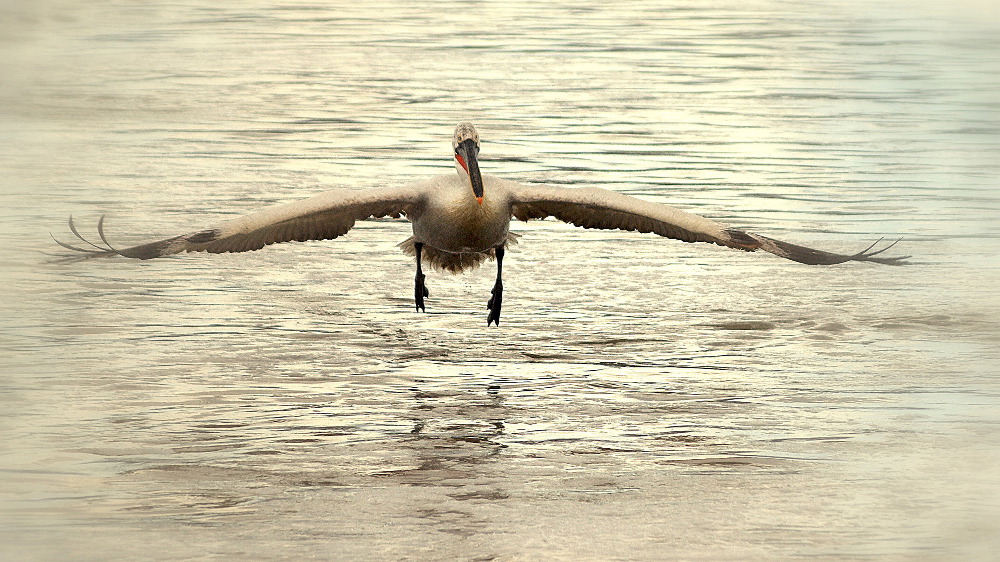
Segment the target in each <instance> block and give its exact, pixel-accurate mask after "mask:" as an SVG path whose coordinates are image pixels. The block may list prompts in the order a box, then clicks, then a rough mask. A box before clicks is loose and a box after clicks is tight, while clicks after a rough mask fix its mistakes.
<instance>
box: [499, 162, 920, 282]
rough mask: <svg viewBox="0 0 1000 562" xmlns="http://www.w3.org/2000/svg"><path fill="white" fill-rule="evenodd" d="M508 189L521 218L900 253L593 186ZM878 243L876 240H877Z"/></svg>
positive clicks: (803, 252)
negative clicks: (757, 229) (764, 231)
mask: <svg viewBox="0 0 1000 562" xmlns="http://www.w3.org/2000/svg"><path fill="white" fill-rule="evenodd" d="M502 185H503V186H504V188H506V189H507V191H508V192H509V194H510V197H511V203H512V213H513V215H514V217H516V218H518V219H521V220H529V219H542V218H545V217H549V216H551V217H555V218H557V219H559V220H562V221H564V222H568V223H570V224H573V225H576V226H582V227H584V228H602V229H611V230H613V229H619V230H632V231H638V232H652V233H654V234H658V235H660V236H664V237H667V238H674V239H676V240H682V241H684V242H711V243H714V244H718V245H720V246H727V247H730V248H737V249H740V250H745V251H748V252H753V251H756V250H764V251H765V252H769V253H771V254H774V255H776V256H780V257H783V258H786V259H789V260H792V261H797V262H799V263H805V264H809V265H832V264H837V263H843V262H848V261H869V262H876V263H883V264H888V265H900V264H902V263H904V262H903V260H904V259H906V258H907V257H909V256H903V257H892V258H884V257H875V255H876V254H880V253H882V252H884V251H886V250H888V249H889V248H890V247H892V244H890V245H888V246H887V247H885V248H882V249H881V250H876V251H872V249H873V248H874V246H875V245H874V244H873V245H872V246H870V247H868V248H867V249H865V250H863V251H861V252H858V253H856V254H835V253H832V252H825V251H823V250H816V249H813V248H807V247H805V246H799V245H796V244H791V243H788V242H782V241H781V240H775V239H773V238H768V237H766V236H761V235H759V234H753V233H749V232H743V231H742V230H736V229H733V228H727V227H725V226H723V225H722V224H720V223H717V222H715V221H713V220H710V219H707V218H705V217H701V216H698V215H695V214H692V213H688V212H685V211H681V210H680V209H675V208H673V207H669V206H667V205H661V204H659V203H653V202H651V201H645V200H642V199H637V198H635V197H630V196H628V195H623V194H621V193H616V192H614V191H608V190H606V189H600V188H596V187H585V188H564V187H554V186H547V185H525V184H520V183H516V182H511V181H502ZM877 243H878V242H876V244H877Z"/></svg>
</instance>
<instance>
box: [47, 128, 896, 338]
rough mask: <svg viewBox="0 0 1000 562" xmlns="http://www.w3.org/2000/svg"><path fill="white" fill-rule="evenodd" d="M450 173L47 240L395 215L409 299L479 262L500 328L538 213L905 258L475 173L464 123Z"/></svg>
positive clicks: (215, 233) (158, 248) (199, 245)
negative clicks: (492, 268) (192, 220)
mask: <svg viewBox="0 0 1000 562" xmlns="http://www.w3.org/2000/svg"><path fill="white" fill-rule="evenodd" d="M452 147H453V148H454V152H455V168H456V171H457V174H455V175H443V176H437V177H434V178H430V179H428V180H425V181H422V182H417V183H413V184H408V185H403V186H398V187H387V188H381V189H372V190H366V191H355V190H348V189H336V190H332V191H327V192H325V193H320V194H319V195H316V196H314V197H311V198H308V199H303V200H300V201H296V202H292V203H288V204H285V205H279V206H276V207H271V208H268V209H264V210H261V211H258V212H256V213H252V214H250V215H246V216H244V217H241V218H238V219H235V220H232V221H229V222H225V223H222V224H220V225H218V226H216V227H213V228H208V229H205V230H199V231H197V232H192V233H189V234H184V235H181V236H174V237H172V238H167V239H164V240H159V241H156V242H151V243H148V244H142V245H139V246H133V247H131V248H125V249H120V250H119V249H116V248H114V247H113V246H111V244H110V243H108V241H107V238H106V236H105V234H104V217H101V220H100V221H99V222H98V224H97V230H98V234H99V236H100V239H101V241H102V242H103V245H99V244H95V243H92V242H90V241H89V240H87V239H86V238H84V237H83V236H81V235H80V233H79V231H77V229H76V226H75V225H74V223H73V219H72V217H71V218H70V220H69V227H70V230H71V231H72V233H73V234H74V235H75V236H76V237H77V238H78V239H80V240H81V241H83V242H85V243H87V244H88V245H90V246H91V248H84V247H79V246H73V245H71V244H66V243H64V242H60V241H59V240H56V242H57V243H58V244H59V245H61V246H63V247H65V248H68V249H70V250H75V251H78V252H84V253H85V254H86V256H84V257H87V258H89V257H100V256H114V255H118V256H124V257H127V258H136V259H151V258H158V257H162V256H167V255H170V254H177V253H181V252H212V253H222V252H246V251H250V250H258V249H260V248H263V247H264V246H267V245H270V244H275V243H278V242H288V241H293V240H295V241H306V240H329V239H333V238H337V237H339V236H341V235H343V234H345V233H347V232H348V231H349V230H350V229H351V228H352V227H353V226H354V224H355V222H356V221H358V220H365V219H370V218H381V217H387V216H389V217H396V218H398V217H401V216H405V217H406V218H407V219H408V220H409V221H410V222H411V224H412V227H413V236H411V237H410V238H407V239H406V240H404V241H403V242H402V243H400V244H399V246H400V247H401V248H403V251H405V252H406V253H408V254H410V255H412V256H415V258H416V270H417V271H416V276H415V279H414V303H415V306H416V309H417V310H418V311H424V310H425V302H424V299H425V298H427V297H429V291H428V290H427V287H426V285H425V275H424V273H423V267H422V263H423V261H424V260H426V261H427V262H428V263H429V264H431V266H433V267H435V268H438V269H443V270H447V271H450V272H452V273H458V272H461V271H463V270H465V269H469V268H473V267H477V266H479V265H480V264H481V263H482V262H483V261H484V260H486V259H488V258H495V259H496V262H497V277H496V282H495V283H494V285H493V290H492V296H491V297H490V300H489V302H488V303H487V308H488V309H489V313H488V315H487V319H486V325H487V326H489V325H491V324H496V325H497V326H499V325H500V310H501V308H502V303H503V281H502V270H503V257H504V251H505V249H506V248H507V246H509V245H510V244H512V243H514V242H516V237H517V236H516V235H515V234H513V233H511V232H510V221H511V218H512V217H514V218H518V219H520V220H525V221H526V220H529V219H543V218H546V217H549V216H552V217H555V218H557V219H560V220H563V221H565V222H568V223H570V224H573V225H576V226H581V227H584V228H603V229H619V230H631V231H638V232H652V233H655V234H658V235H660V236H664V237H667V238H674V239H677V240H681V241H684V242H711V243H714V244H718V245H720V246H727V247H730V248H736V249H740V250H745V251H750V252H752V251H755V250H764V251H765V252H769V253H771V254H774V255H777V256H780V257H783V258H786V259H790V260H793V261H796V262H799V263H804V264H810V265H832V264H838V263H843V262H848V261H865V262H874V263H881V264H887V265H901V264H903V263H905V262H904V261H903V260H905V259H906V258H907V257H909V256H901V257H881V256H878V255H877V254H881V253H882V252H884V251H885V250H887V249H889V247H891V246H892V245H893V244H894V243H893V244H889V245H888V246H886V247H885V248H882V249H881V250H874V247H875V244H878V242H876V243H875V244H873V245H871V246H869V247H868V248H867V249H865V250H863V251H861V252H858V253H856V254H835V253H831V252H825V251H822V250H816V249H812V248H807V247H804V246H798V245H795V244H790V243H788V242H782V241H780V240H775V239H773V238H768V237H766V236H761V235H759V234H752V233H749V232H744V231H741V230H735V229H732V228H726V227H725V226H724V225H722V224H719V223H717V222H715V221H712V220H710V219H707V218H704V217H701V216H698V215H695V214H691V213H688V212H685V211H681V210H678V209H675V208H672V207H668V206H666V205H661V204H657V203H652V202H649V201H644V200H642V199H637V198H635V197H629V196H627V195H622V194H620V193H616V192H614V191H608V190H605V189H599V188H592V187H591V188H564V187H555V186H547V185H529V184H522V183H517V182H513V181H509V180H505V179H502V178H497V177H493V176H484V175H482V174H481V173H480V171H479V148H480V143H479V133H478V132H477V131H476V128H475V127H473V126H472V124H470V123H460V124H459V125H458V126H457V127H456V128H455V134H454V137H453V140H452Z"/></svg>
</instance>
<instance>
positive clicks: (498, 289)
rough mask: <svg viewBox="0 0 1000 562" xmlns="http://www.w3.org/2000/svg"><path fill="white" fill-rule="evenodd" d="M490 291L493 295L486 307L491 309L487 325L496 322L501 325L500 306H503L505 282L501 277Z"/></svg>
mask: <svg viewBox="0 0 1000 562" xmlns="http://www.w3.org/2000/svg"><path fill="white" fill-rule="evenodd" d="M490 293H492V294H493V296H492V297H490V300H489V302H487V303H486V308H488V309H489V311H490V314H489V316H487V317H486V325H487V326H489V325H490V324H493V323H496V325H497V326H500V308H501V307H502V306H503V283H502V282H501V281H500V280H499V279H498V280H497V283H496V285H493V290H492V291H490Z"/></svg>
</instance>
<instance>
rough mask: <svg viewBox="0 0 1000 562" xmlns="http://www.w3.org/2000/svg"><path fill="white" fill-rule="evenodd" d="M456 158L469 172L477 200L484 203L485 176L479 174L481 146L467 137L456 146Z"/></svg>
mask: <svg viewBox="0 0 1000 562" xmlns="http://www.w3.org/2000/svg"><path fill="white" fill-rule="evenodd" d="M455 158H457V159H458V163H459V164H461V165H462V167H463V168H465V171H466V172H468V174H469V181H470V182H471V183H472V193H474V194H475V195H476V201H478V202H479V204H480V205H482V204H483V176H481V175H480V174H479V147H478V146H476V141H474V140H472V139H465V140H464V141H462V142H460V143H459V144H458V147H457V148H455Z"/></svg>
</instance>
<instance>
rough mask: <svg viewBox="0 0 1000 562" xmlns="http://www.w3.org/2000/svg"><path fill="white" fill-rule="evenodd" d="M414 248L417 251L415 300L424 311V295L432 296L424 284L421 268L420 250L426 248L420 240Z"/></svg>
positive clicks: (419, 308)
mask: <svg viewBox="0 0 1000 562" xmlns="http://www.w3.org/2000/svg"><path fill="white" fill-rule="evenodd" d="M413 248H414V249H415V250H416V251H417V276H416V278H415V279H414V281H415V284H414V286H413V300H414V301H416V305H417V310H418V311H419V312H424V297H429V296H431V294H430V292H428V291H427V287H425V286H424V272H423V270H422V269H420V251H421V250H423V249H424V245H423V244H421V243H420V242H415V243H414V244H413Z"/></svg>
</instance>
